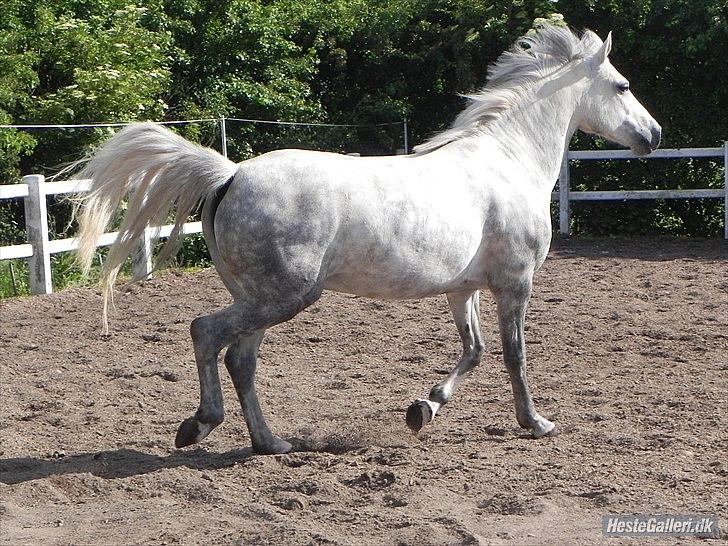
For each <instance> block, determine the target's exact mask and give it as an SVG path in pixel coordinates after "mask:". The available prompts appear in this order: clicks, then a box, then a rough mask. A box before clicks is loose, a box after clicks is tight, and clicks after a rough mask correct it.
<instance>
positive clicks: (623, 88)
mask: <svg viewBox="0 0 728 546" xmlns="http://www.w3.org/2000/svg"><path fill="white" fill-rule="evenodd" d="M617 91H619V92H620V93H626V92H627V91H629V82H622V83H618V84H617Z"/></svg>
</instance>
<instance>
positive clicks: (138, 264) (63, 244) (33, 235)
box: [0, 142, 728, 294]
mask: <svg viewBox="0 0 728 546" xmlns="http://www.w3.org/2000/svg"><path fill="white" fill-rule="evenodd" d="M695 157H723V161H724V167H728V142H726V143H725V146H724V147H723V148H690V149H677V150H657V151H655V152H653V153H652V154H650V155H649V156H647V158H649V159H662V158H695ZM575 159H578V160H598V159H636V156H634V155H633V154H632V153H631V152H630V151H628V150H602V151H568V152H567V154H565V157H564V160H563V162H562V168H561V176H560V178H559V191H556V192H554V193H552V194H551V198H552V200H553V201H558V202H559V228H560V232H561V233H562V234H567V235H568V234H569V220H570V216H569V214H570V210H569V209H570V203H571V201H594V200H600V201H601V200H618V201H622V200H630V199H703V198H716V199H720V198H722V199H723V200H724V203H725V205H726V212H725V238H726V239H728V168H726V169H725V171H726V172H725V186H724V188H722V189H691V190H635V191H582V192H573V191H570V176H569V161H571V160H575ZM89 186H90V182H89V181H87V180H80V181H76V180H73V181H62V182H46V181H45V177H44V176H42V175H29V176H24V177H23V180H22V183H21V184H12V185H5V186H2V185H0V200H3V199H23V200H24V205H25V226H26V227H25V229H26V233H27V241H28V242H27V243H26V244H20V245H10V246H0V260H9V259H14V258H27V259H28V266H29V267H28V269H29V274H30V279H29V281H30V283H29V284H30V292H31V294H50V293H51V292H53V285H52V282H51V254H56V253H58V252H68V251H71V250H75V249H76V248H78V242H77V240H76V239H75V238H67V239H54V240H51V239H49V234H48V212H47V210H46V207H47V197H48V196H52V195H62V194H68V193H83V192H86V191H88V189H89ZM562 189H565V190H566V191H561V190H562ZM171 231H172V225H167V226H161V227H155V228H147V230H146V231H145V236H144V238H143V240H142V241H140V243H139V245H138V247H137V250H136V252H135V254H134V257H133V268H134V273H135V274H138V275H146V274H148V273H150V272H151V253H152V241H153V240H154V239H156V238H160V237H168V236H169V234H170V233H171ZM201 231H202V225H201V223H200V222H190V223H187V224H184V229H183V233H184V234H185V235H189V234H192V233H200V232H201ZM116 237H117V233H116V232H114V233H104V234H103V235H102V236H101V237H100V238H99V240H98V243H97V246H108V245H111V244H112V243H113V242H114V241H115V240H116Z"/></svg>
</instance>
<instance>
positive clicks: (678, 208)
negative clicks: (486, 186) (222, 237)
mask: <svg viewBox="0 0 728 546" xmlns="http://www.w3.org/2000/svg"><path fill="white" fill-rule="evenodd" d="M2 12H3V13H2V15H3V17H2V18H0V124H12V123H85V122H103V121H108V122H116V121H127V120H128V121H130V120H142V119H156V120H163V119H183V118H201V117H203V118H208V117H212V118H218V117H221V116H226V117H237V118H257V119H271V120H284V121H323V122H333V123H363V124H377V123H385V122H391V121H393V120H399V119H402V117H404V116H406V117H407V118H408V119H409V122H410V142H411V143H417V142H420V141H422V140H423V139H425V138H426V137H428V136H429V135H430V134H431V133H432V132H434V131H437V130H440V129H442V128H444V127H445V126H446V125H447V124H448V123H449V122H450V121H451V120H452V119H453V118H454V116H455V115H456V113H457V112H458V111H459V110H460V109H461V108H462V107H463V102H464V101H463V99H462V98H461V97H460V96H459V94H462V93H467V92H470V91H472V90H474V89H477V88H478V87H479V86H481V85H482V84H483V83H484V82H485V75H486V69H487V66H488V65H489V64H490V63H491V62H493V61H494V60H495V59H496V58H497V56H498V55H499V54H500V53H501V52H502V51H503V50H504V49H506V48H508V47H509V46H510V45H511V44H512V42H513V40H514V39H515V38H516V37H517V36H519V35H521V34H523V33H525V32H528V31H529V29H531V28H532V27H533V26H534V25H536V24H538V22H539V21H542V20H550V21H552V22H556V23H563V22H564V21H565V22H567V23H568V24H569V25H570V26H571V27H573V28H576V29H581V28H584V27H587V28H592V29H593V30H595V31H596V32H597V33H598V34H600V35H601V36H605V35H606V33H607V32H608V31H609V30H613V31H614V49H613V53H612V60H613V62H614V64H615V65H616V66H618V67H619V68H620V70H621V71H622V72H623V73H624V74H625V75H626V76H627V77H628V78H629V79H630V80H631V82H632V87H633V89H635V92H636V93H637V95H638V97H639V99H640V100H641V101H642V102H643V103H644V104H645V105H646V106H647V108H648V109H649V110H650V111H651V112H652V113H653V114H654V115H655V117H656V118H657V119H658V120H659V121H660V122H661V124H662V125H663V130H664V131H663V135H664V140H663V146H666V147H672V146H682V147H685V146H720V145H722V143H723V140H724V139H726V138H728V134H726V124H725V112H726V110H728V71H727V70H725V59H724V55H723V52H724V51H726V50H728V21H726V17H727V14H726V4H725V0H695V1H692V2H687V1H685V0H604V1H602V0H600V1H596V0H558V1H554V0H493V1H490V2H479V1H473V0H366V1H365V0H322V1H320V2H310V1H307V0H215V1H213V0H83V1H81V0H52V1H51V2H41V1H40V0H3V9H2ZM176 130H178V131H179V132H180V133H181V134H183V135H184V136H185V137H187V138H190V139H192V140H195V141H198V142H201V143H203V144H206V145H212V146H213V147H218V146H219V138H220V134H219V127H218V125H217V124H215V123H209V122H208V123H201V124H193V125H189V126H185V127H179V128H178V129H176ZM111 132H112V130H110V129H93V130H88V129H83V130H82V129H78V130H72V129H68V130H52V131H20V130H13V129H0V183H13V182H16V181H18V180H19V176H20V174H21V173H24V174H29V173H38V172H41V173H44V174H52V173H53V172H55V171H57V170H58V168H59V167H60V166H62V165H64V164H66V163H68V162H70V161H74V160H76V159H78V158H79V157H81V156H82V155H83V154H84V153H87V152H88V151H89V150H91V149H93V147H94V146H95V145H97V144H98V143H99V142H100V141H102V140H103V139H105V138H106V137H107V136H108V135H109V134H110V133H111ZM227 132H228V147H229V153H230V156H231V157H232V158H233V159H235V160H242V159H244V158H247V157H250V156H252V155H254V154H258V153H261V152H264V151H267V150H271V149H274V148H281V147H303V148H320V149H328V150H335V151H357V152H361V153H364V154H383V153H393V152H394V151H396V150H397V149H398V148H401V147H402V139H401V131H400V128H399V127H382V128H380V127H371V128H316V129H314V128H307V127H276V126H266V125H253V124H249V123H235V122H230V123H229V124H228V131H227ZM604 146H609V147H611V145H608V144H605V143H603V142H600V141H593V140H592V139H590V138H588V137H585V136H583V135H581V136H578V137H577V138H576V140H575V143H574V144H573V147H578V148H587V147H604ZM572 183H573V186H574V189H585V190H598V189H602V190H606V189H639V188H663V187H670V188H675V187H680V188H694V187H721V186H722V168H721V165H720V163H719V162H711V161H707V160H696V161H671V160H666V161H651V162H649V163H643V162H637V161H632V162H628V163H627V162H584V163H582V164H577V165H574V170H573V173H572ZM573 210H574V215H573V218H574V226H573V228H574V230H575V231H576V232H577V233H589V234H599V233H602V234H604V233H609V234H615V233H623V234H630V233H649V232H654V231H656V230H659V232H661V233H664V232H668V233H675V234H684V235H709V236H716V235H718V234H719V233H720V229H721V221H722V220H721V218H722V205H721V204H720V203H719V202H717V200H704V201H689V202H688V201H665V202H654V201H650V202H632V203H628V204H620V203H604V202H601V203H577V204H575V205H574V207H573ZM51 214H52V218H51V222H50V223H51V228H52V229H53V230H54V232H57V233H60V232H63V231H65V230H66V225H67V223H68V207H67V206H64V205H59V206H55V205H54V206H52V207H51ZM23 225H24V220H23V214H22V208H21V207H20V206H19V205H18V203H15V204H12V203H8V202H4V203H0V244H7V243H15V242H21V241H22V240H23V238H24V233H23V232H24V230H23ZM205 256H206V253H205V251H204V249H203V248H202V245H201V243H200V241H199V240H197V239H196V240H195V241H190V242H185V245H184V248H183V254H182V263H183V264H191V265H199V264H201V263H204V260H205V259H206V258H205ZM59 259H60V258H59ZM18 263H19V262H18ZM0 265H1V264H0ZM59 265H60V266H61V268H63V267H65V266H63V264H59ZM67 275H68V276H72V273H71V272H70V271H68V272H67ZM3 277H4V274H3V273H2V272H1V271H0V279H2V278H3ZM0 282H2V281H0ZM0 290H1V289H0Z"/></svg>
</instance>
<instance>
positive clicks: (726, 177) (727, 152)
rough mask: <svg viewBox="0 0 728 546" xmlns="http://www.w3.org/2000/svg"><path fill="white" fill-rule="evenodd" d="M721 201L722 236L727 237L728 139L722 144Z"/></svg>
mask: <svg viewBox="0 0 728 546" xmlns="http://www.w3.org/2000/svg"><path fill="white" fill-rule="evenodd" d="M723 194H724V195H723V203H725V211H724V217H723V229H724V230H725V233H724V235H723V236H724V238H726V239H728V140H726V141H725V143H724V144H723Z"/></svg>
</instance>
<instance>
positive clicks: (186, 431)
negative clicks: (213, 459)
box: [174, 417, 219, 449]
mask: <svg viewBox="0 0 728 546" xmlns="http://www.w3.org/2000/svg"><path fill="white" fill-rule="evenodd" d="M218 424H219V423H218ZM216 426H217V424H214V425H213V424H207V423H202V422H201V421H198V420H197V419H196V418H195V417H189V418H188V419H185V420H184V421H182V424H181V425H180V426H179V429H177V436H175V438H174V447H176V448H177V449H179V448H181V447H187V446H191V445H192V444H196V443H198V442H201V441H202V440H204V439H205V437H206V436H207V435H208V434H210V432H212V429H214V428H215V427H216Z"/></svg>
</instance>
